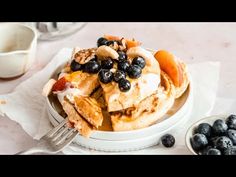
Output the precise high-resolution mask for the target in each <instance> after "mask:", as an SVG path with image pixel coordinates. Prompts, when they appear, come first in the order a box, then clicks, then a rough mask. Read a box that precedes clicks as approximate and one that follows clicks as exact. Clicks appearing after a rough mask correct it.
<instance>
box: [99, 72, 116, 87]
mask: <svg viewBox="0 0 236 177" xmlns="http://www.w3.org/2000/svg"><path fill="white" fill-rule="evenodd" d="M98 77H99V80H100V81H101V82H102V83H104V84H107V83H109V82H111V81H112V79H113V73H112V72H111V71H110V70H109V69H101V70H100V71H99V73H98Z"/></svg>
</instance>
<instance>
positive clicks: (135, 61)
mask: <svg viewBox="0 0 236 177" xmlns="http://www.w3.org/2000/svg"><path fill="white" fill-rule="evenodd" d="M132 64H133V65H138V66H139V67H140V68H142V69H143V68H144V67H145V65H146V62H145V60H144V59H143V58H142V57H136V58H134V59H133V61H132Z"/></svg>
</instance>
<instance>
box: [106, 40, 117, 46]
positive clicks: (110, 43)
mask: <svg viewBox="0 0 236 177" xmlns="http://www.w3.org/2000/svg"><path fill="white" fill-rule="evenodd" d="M114 44H115V41H107V43H106V45H107V46H110V45H114Z"/></svg>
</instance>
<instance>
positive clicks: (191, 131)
mask: <svg viewBox="0 0 236 177" xmlns="http://www.w3.org/2000/svg"><path fill="white" fill-rule="evenodd" d="M227 117H228V116H227V115H213V116H209V117H205V118H203V119H200V120H199V121H197V122H195V123H193V124H192V125H191V126H190V127H189V129H188V130H187V133H186V136H185V143H186V146H187V147H188V149H189V150H190V151H191V152H192V153H193V154H194V155H198V154H197V153H196V152H195V151H194V150H193V148H192V145H191V143H190V138H191V137H192V136H193V134H194V130H195V128H197V126H198V125H199V124H201V123H208V124H210V125H211V126H212V125H213V123H214V122H215V120H217V119H222V120H224V121H225V120H226V118H227Z"/></svg>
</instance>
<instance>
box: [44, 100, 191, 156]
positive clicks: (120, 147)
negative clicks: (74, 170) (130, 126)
mask: <svg viewBox="0 0 236 177" xmlns="http://www.w3.org/2000/svg"><path fill="white" fill-rule="evenodd" d="M191 111H192V102H190V104H189V106H188V110H187V112H185V114H184V115H182V119H180V120H179V121H176V122H175V123H174V124H172V125H171V126H169V127H168V128H166V129H165V130H163V131H157V132H155V133H153V134H152V135H150V136H146V137H144V138H137V139H128V140H119V141H112V140H102V139H96V138H92V137H90V138H85V137H83V136H80V135H78V136H77V137H76V139H75V140H74V142H75V143H77V144H78V145H80V146H83V147H85V148H88V149H90V150H96V151H104V152H127V151H136V150H140V149H144V148H147V147H151V146H154V145H156V144H158V143H159V140H160V138H161V136H162V135H164V134H166V133H167V132H169V131H171V130H172V129H173V128H178V127H180V125H181V126H182V125H183V124H184V123H185V121H186V120H187V119H188V117H189V114H190V113H191ZM48 114H49V119H50V121H51V123H52V124H53V125H54V126H56V125H58V124H59V122H58V121H57V120H56V118H54V117H53V116H52V115H51V114H50V113H49V112H48ZM114 133H116V132H114ZM77 148H78V149H77V150H78V152H80V150H81V148H80V147H79V146H78V147H77Z"/></svg>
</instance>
